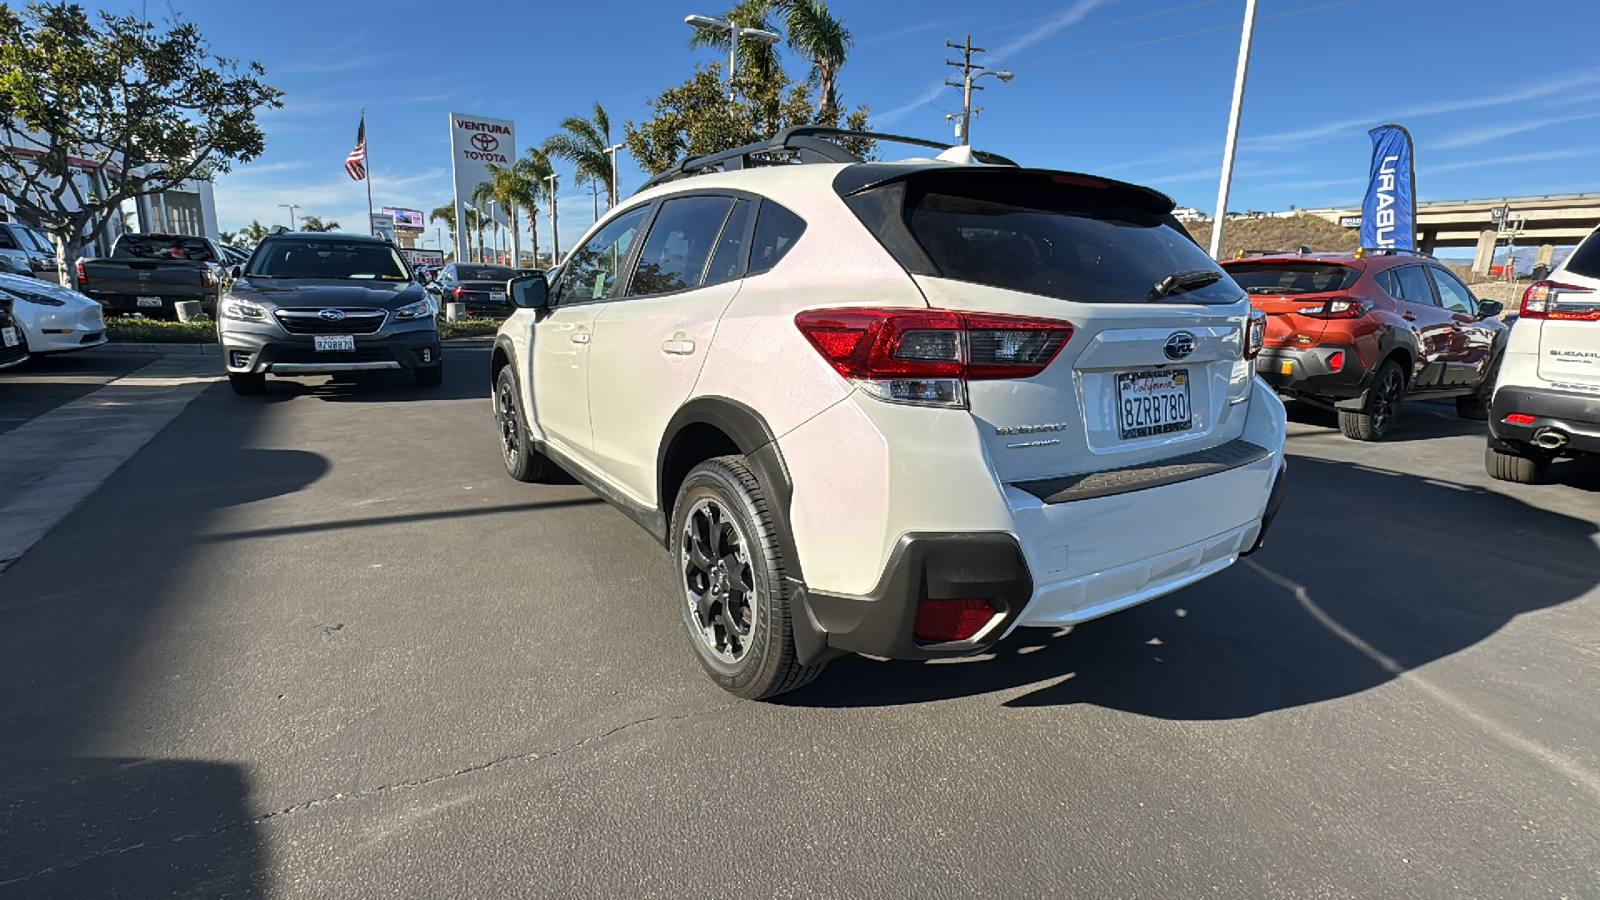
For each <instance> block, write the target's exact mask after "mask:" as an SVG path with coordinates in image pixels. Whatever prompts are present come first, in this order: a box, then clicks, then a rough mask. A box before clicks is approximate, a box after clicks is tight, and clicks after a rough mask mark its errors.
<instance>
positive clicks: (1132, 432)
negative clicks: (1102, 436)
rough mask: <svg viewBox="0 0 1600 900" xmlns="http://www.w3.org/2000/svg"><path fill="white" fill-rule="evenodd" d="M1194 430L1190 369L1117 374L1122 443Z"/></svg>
mask: <svg viewBox="0 0 1600 900" xmlns="http://www.w3.org/2000/svg"><path fill="white" fill-rule="evenodd" d="M1193 427H1194V418H1193V416H1192V415H1191V410H1190V408H1189V370H1188V369H1152V370H1150V371H1145V372H1118V373H1117V432H1118V433H1119V434H1120V435H1121V437H1122V439H1123V440H1125V441H1127V440H1132V439H1134V438H1142V437H1150V436H1151V435H1157V434H1168V433H1170V432H1173V431H1187V430H1188V429H1190V428H1193Z"/></svg>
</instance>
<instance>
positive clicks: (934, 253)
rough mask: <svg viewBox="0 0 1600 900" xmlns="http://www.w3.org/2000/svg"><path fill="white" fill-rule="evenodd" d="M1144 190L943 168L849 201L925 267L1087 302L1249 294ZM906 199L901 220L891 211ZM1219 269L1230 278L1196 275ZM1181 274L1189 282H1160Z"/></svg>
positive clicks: (912, 262)
mask: <svg viewBox="0 0 1600 900" xmlns="http://www.w3.org/2000/svg"><path fill="white" fill-rule="evenodd" d="M902 184H903V186H902ZM1134 190H1135V189H1131V188H1127V187H1125V186H1123V187H1118V186H1113V185H1111V184H1109V183H1101V182H1098V181H1095V180H1094V179H1087V178H1083V177H1080V176H1069V175H1059V176H1058V175H1052V174H1050V173H1038V172H1026V173H994V172H983V173H971V172H954V173H946V172H932V173H925V174H921V175H914V176H911V177H910V178H908V179H907V180H906V181H904V182H903V183H900V182H897V183H894V184H890V185H883V186H880V187H877V188H872V189H870V190H868V191H865V192H862V194H858V195H855V196H852V197H851V198H849V199H850V205H851V208H852V209H854V210H855V211H856V213H857V215H860V216H861V217H862V219H863V221H864V222H865V223H866V224H867V225H868V227H869V228H871V229H872V230H873V231H874V233H875V234H877V235H878V237H879V239H880V240H881V241H883V243H884V246H885V247H886V248H888V249H889V251H890V252H891V253H893V254H894V255H895V257H896V258H897V259H898V260H899V261H900V262H901V264H902V265H905V266H906V268H907V269H908V270H910V271H913V272H919V273H923V274H933V275H937V276H940V277H944V278H951V279H955V280H958V281H970V282H975V283H977V284H983V285H989V286H992V287H998V288H1006V289H1008V290H1014V291H1023V292H1026V293H1030V294H1039V295H1042V296H1046V297H1055V298H1058V299H1061V300H1071V301H1075V302H1081V303H1145V302H1147V301H1150V300H1151V299H1158V300H1162V301H1163V302H1168V303H1231V302H1234V301H1236V300H1238V299H1240V298H1241V296H1242V295H1241V294H1240V292H1239V288H1238V287H1237V286H1236V285H1234V283H1233V282H1232V281H1230V280H1228V279H1227V278H1226V277H1225V276H1222V274H1221V270H1220V269H1219V268H1218V266H1217V264H1216V262H1215V261H1214V260H1212V259H1211V257H1210V256H1207V255H1206V252H1205V251H1204V250H1202V249H1200V247H1199V246H1197V245H1196V244H1195V243H1194V241H1193V240H1191V239H1190V238H1189V237H1188V235H1186V234H1184V233H1183V232H1182V231H1180V230H1178V229H1177V228H1175V227H1173V225H1172V224H1171V222H1172V220H1171V218H1170V216H1164V215H1162V214H1160V213H1158V212H1157V211H1155V210H1154V209H1152V208H1151V207H1150V205H1149V204H1148V202H1135V201H1136V200H1139V199H1140V197H1141V196H1142V195H1136V194H1135V193H1133V191H1134ZM902 192H903V195H904V199H903V200H900V201H899V202H898V203H896V202H895V200H894V198H895V195H896V194H898V193H902ZM872 194H880V196H879V197H877V198H873V197H869V196H866V195H872ZM895 206H899V207H900V213H901V222H899V223H895V222H894V221H893V220H892V219H889V218H887V217H888V216H890V215H892V214H893V208H894V207H895ZM874 219H879V221H874ZM897 226H898V227H900V228H903V231H901V232H900V234H898V235H897V234H896V233H895V231H896V228H897ZM906 232H909V235H907V234H906ZM907 236H909V238H910V239H911V240H909V241H908V240H905V239H904V238H905V237H907ZM918 250H920V251H921V253H922V254H925V257H924V258H923V259H921V260H919V259H916V258H915V256H916V254H917V251H918ZM930 264H931V271H930V270H929V269H930ZM1207 271H1208V272H1213V273H1216V274H1217V276H1218V277H1217V278H1216V279H1215V280H1208V279H1206V278H1205V277H1203V276H1201V277H1196V276H1197V275H1198V274H1199V273H1200V272H1207ZM1180 274H1181V275H1183V276H1184V277H1183V278H1181V279H1180V285H1181V286H1178V287H1175V288H1173V287H1170V286H1169V288H1168V289H1167V290H1166V291H1161V292H1158V291H1156V286H1157V285H1158V284H1161V283H1162V282H1163V281H1166V280H1167V279H1168V278H1169V277H1170V276H1174V275H1180Z"/></svg>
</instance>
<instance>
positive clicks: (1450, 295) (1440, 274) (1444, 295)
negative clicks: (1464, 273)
mask: <svg viewBox="0 0 1600 900" xmlns="http://www.w3.org/2000/svg"><path fill="white" fill-rule="evenodd" d="M1428 274H1430V275H1432V276H1433V284H1434V287H1437V288H1438V289H1439V302H1440V303H1442V304H1444V308H1445V309H1448V310H1450V311H1451V312H1458V313H1463V314H1466V315H1473V314H1474V313H1476V312H1477V309H1478V304H1477V303H1475V302H1474V301H1473V299H1472V292H1471V291H1469V290H1467V286H1466V285H1464V284H1462V283H1461V280H1460V279H1458V278H1456V277H1455V276H1454V275H1452V274H1450V273H1449V272H1446V271H1445V270H1444V269H1440V268H1438V267H1436V266H1429V267H1428Z"/></svg>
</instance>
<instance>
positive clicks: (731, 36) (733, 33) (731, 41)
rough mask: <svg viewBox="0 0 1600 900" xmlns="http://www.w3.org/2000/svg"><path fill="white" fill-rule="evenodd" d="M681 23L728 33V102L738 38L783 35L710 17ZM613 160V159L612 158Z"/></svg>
mask: <svg viewBox="0 0 1600 900" xmlns="http://www.w3.org/2000/svg"><path fill="white" fill-rule="evenodd" d="M683 21H684V22H685V23H686V24H689V25H693V26H694V27H696V28H705V29H709V30H711V31H726V32H728V102H729V103H732V102H733V101H734V99H735V95H734V92H733V70H734V67H735V66H737V65H738V64H739V38H742V37H747V38H754V39H755V40H757V41H760V42H761V43H763V44H776V43H777V42H779V41H781V40H783V35H781V34H777V33H775V32H771V31H767V30H766V29H764V28H740V27H739V26H737V25H734V24H733V23H732V22H729V21H727V20H726V19H713V18H712V17H710V16H685V17H684V19H683ZM612 158H613V159H615V157H612Z"/></svg>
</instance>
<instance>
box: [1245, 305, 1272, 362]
mask: <svg viewBox="0 0 1600 900" xmlns="http://www.w3.org/2000/svg"><path fill="white" fill-rule="evenodd" d="M1266 343H1267V314H1266V313H1264V312H1262V311H1261V310H1259V309H1251V310H1250V317H1249V318H1247V319H1245V323H1244V358H1245V359H1255V358H1256V357H1257V356H1260V355H1261V348H1262V347H1264V346H1266Z"/></svg>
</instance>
